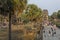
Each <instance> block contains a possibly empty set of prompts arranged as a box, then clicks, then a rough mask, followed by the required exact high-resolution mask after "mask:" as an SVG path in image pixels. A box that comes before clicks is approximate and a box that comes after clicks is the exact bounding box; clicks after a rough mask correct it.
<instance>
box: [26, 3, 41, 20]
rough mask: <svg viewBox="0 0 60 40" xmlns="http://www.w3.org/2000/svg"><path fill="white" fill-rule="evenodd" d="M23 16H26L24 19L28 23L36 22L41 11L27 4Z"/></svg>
mask: <svg viewBox="0 0 60 40" xmlns="http://www.w3.org/2000/svg"><path fill="white" fill-rule="evenodd" d="M25 14H27V16H26V17H27V18H28V19H29V20H30V21H33V20H36V19H37V18H40V16H41V15H42V10H41V9H40V8H38V7H37V6H36V5H34V4H29V5H28V6H27V8H26V12H25Z"/></svg>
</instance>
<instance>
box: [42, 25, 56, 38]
mask: <svg viewBox="0 0 60 40" xmlns="http://www.w3.org/2000/svg"><path fill="white" fill-rule="evenodd" d="M45 28H46V27H45ZM45 28H44V29H43V30H44V31H43V32H44V33H45V32H46V31H47V33H48V36H55V35H56V25H49V27H47V29H45ZM45 37H46V35H45Z"/></svg>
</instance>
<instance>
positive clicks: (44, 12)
mask: <svg viewBox="0 0 60 40" xmlns="http://www.w3.org/2000/svg"><path fill="white" fill-rule="evenodd" d="M43 15H44V16H43V24H45V25H47V24H48V23H49V22H48V10H47V9H44V10H43Z"/></svg>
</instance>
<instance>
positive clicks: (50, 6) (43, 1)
mask: <svg viewBox="0 0 60 40" xmlns="http://www.w3.org/2000/svg"><path fill="white" fill-rule="evenodd" d="M28 4H35V5H37V6H38V7H39V8H41V9H42V10H43V9H47V10H48V12H49V15H51V14H52V13H53V12H56V11H58V10H59V9H60V0H28Z"/></svg>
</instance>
